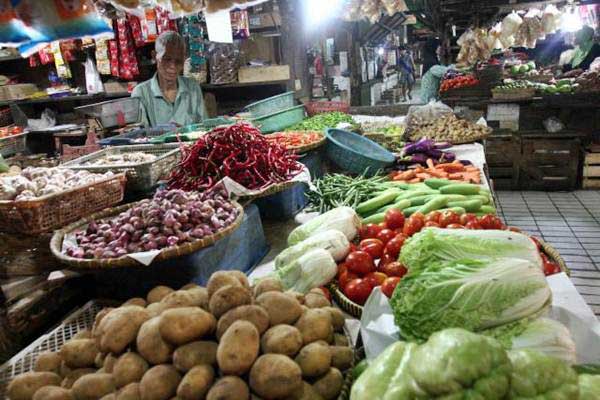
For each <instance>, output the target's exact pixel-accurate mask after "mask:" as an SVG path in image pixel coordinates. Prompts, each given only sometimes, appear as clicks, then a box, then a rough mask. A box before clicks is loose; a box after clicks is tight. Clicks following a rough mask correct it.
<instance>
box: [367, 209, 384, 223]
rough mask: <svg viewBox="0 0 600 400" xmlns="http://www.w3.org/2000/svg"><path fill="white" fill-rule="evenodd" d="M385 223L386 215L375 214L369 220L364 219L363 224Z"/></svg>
mask: <svg viewBox="0 0 600 400" xmlns="http://www.w3.org/2000/svg"><path fill="white" fill-rule="evenodd" d="M383 221H385V213H384V212H382V213H378V214H373V215H371V216H370V217H367V218H363V220H362V223H363V224H365V225H366V224H380V223H382V222H383Z"/></svg>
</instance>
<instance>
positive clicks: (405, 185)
mask: <svg viewBox="0 0 600 400" xmlns="http://www.w3.org/2000/svg"><path fill="white" fill-rule="evenodd" d="M384 186H387V187H389V188H391V189H402V190H408V189H410V183H404V182H396V181H390V182H385V183H384Z"/></svg>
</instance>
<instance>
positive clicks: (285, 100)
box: [246, 92, 294, 118]
mask: <svg viewBox="0 0 600 400" xmlns="http://www.w3.org/2000/svg"><path fill="white" fill-rule="evenodd" d="M293 106H294V92H287V93H283V94H280V95H277V96H273V97H269V98H268V99H264V100H261V101H257V102H256V103H252V104H250V105H248V106H246V110H248V112H250V114H252V118H261V117H264V116H266V115H270V114H274V113H276V112H279V111H283V110H287V109H288V108H291V107H293Z"/></svg>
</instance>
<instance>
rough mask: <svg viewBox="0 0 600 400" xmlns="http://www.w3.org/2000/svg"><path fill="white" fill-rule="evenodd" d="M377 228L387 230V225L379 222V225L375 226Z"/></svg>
mask: <svg viewBox="0 0 600 400" xmlns="http://www.w3.org/2000/svg"><path fill="white" fill-rule="evenodd" d="M377 226H378V227H380V228H381V229H387V228H388V226H387V224H386V223H385V222H380V223H378V224H377Z"/></svg>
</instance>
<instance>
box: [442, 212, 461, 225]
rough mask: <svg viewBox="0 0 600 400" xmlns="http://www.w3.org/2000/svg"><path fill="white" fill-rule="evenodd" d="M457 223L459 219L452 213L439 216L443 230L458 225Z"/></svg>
mask: <svg viewBox="0 0 600 400" xmlns="http://www.w3.org/2000/svg"><path fill="white" fill-rule="evenodd" d="M459 222H460V217H459V216H458V214H456V213H455V212H454V211H444V212H443V213H442V215H441V216H440V226H441V227H442V228H445V227H447V226H448V225H452V224H458V223H459Z"/></svg>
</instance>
